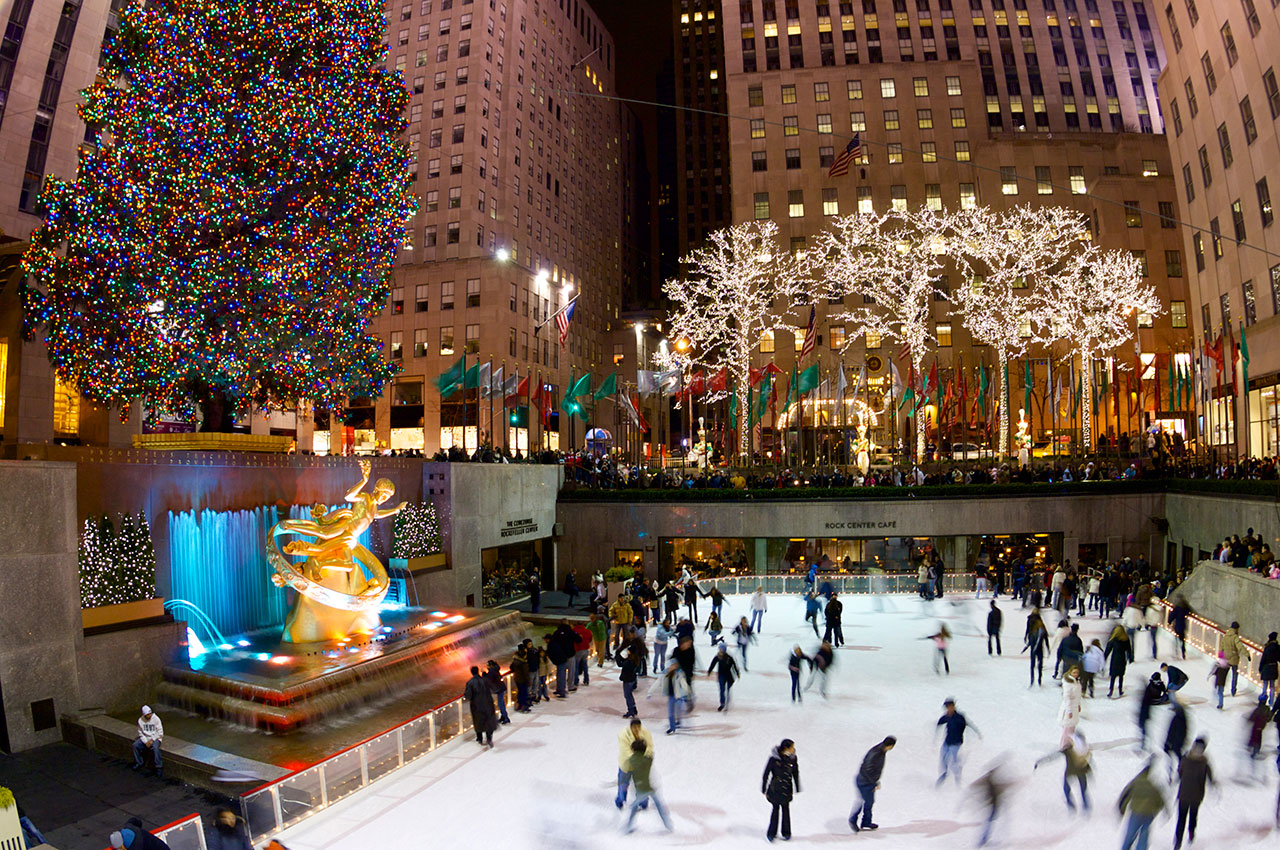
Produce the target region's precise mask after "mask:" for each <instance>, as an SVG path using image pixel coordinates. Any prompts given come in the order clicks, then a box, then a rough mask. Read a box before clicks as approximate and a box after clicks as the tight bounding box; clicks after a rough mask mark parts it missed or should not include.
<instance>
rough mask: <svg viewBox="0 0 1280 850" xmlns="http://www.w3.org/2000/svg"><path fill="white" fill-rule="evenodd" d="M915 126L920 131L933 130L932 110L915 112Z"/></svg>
mask: <svg viewBox="0 0 1280 850" xmlns="http://www.w3.org/2000/svg"><path fill="white" fill-rule="evenodd" d="M916 126H917V127H919V128H920V129H921V130H932V129H933V110H932V109H917V110H916Z"/></svg>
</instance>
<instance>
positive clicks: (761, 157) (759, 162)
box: [751, 151, 769, 171]
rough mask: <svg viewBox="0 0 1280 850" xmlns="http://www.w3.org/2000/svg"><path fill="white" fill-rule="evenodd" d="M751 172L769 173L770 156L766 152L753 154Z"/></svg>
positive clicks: (754, 152) (753, 152)
mask: <svg viewBox="0 0 1280 850" xmlns="http://www.w3.org/2000/svg"><path fill="white" fill-rule="evenodd" d="M751 170H752V171H768V170H769V156H768V154H767V153H765V152H764V151H752V152H751Z"/></svg>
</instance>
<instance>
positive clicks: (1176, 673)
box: [1160, 664, 1187, 694]
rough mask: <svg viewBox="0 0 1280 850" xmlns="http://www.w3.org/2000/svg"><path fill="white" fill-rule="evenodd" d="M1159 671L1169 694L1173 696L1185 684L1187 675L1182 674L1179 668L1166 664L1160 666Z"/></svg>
mask: <svg viewBox="0 0 1280 850" xmlns="http://www.w3.org/2000/svg"><path fill="white" fill-rule="evenodd" d="M1160 670H1161V672H1163V673H1164V677H1165V681H1166V682H1168V691H1169V693H1170V694H1173V693H1174V692H1175V691H1177V690H1178V689H1179V688H1181V687H1182V686H1183V685H1185V684H1186V683H1187V674H1186V673H1184V672H1182V670H1181V668H1178V667H1172V666H1170V665H1168V664H1161V665H1160Z"/></svg>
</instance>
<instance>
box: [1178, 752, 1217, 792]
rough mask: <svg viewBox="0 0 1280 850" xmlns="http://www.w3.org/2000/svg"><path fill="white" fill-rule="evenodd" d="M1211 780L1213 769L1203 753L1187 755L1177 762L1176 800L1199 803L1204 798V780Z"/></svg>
mask: <svg viewBox="0 0 1280 850" xmlns="http://www.w3.org/2000/svg"><path fill="white" fill-rule="evenodd" d="M1212 781H1213V769H1212V768H1210V767H1209V760H1208V759H1206V758H1205V757H1204V756H1203V755H1201V756H1195V755H1188V756H1187V757H1186V758H1184V759H1183V760H1182V761H1181V762H1180V763H1179V764H1178V801H1179V802H1181V803H1199V802H1201V801H1203V800H1204V785H1205V782H1212Z"/></svg>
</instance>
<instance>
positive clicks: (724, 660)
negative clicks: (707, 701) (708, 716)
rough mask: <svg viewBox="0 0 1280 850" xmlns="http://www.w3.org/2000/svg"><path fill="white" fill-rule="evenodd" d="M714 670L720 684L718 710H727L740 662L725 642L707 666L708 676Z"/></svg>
mask: <svg viewBox="0 0 1280 850" xmlns="http://www.w3.org/2000/svg"><path fill="white" fill-rule="evenodd" d="M712 671H716V683H717V684H718V685H719V686H720V707H719V708H717V709H716V711H725V710H726V709H728V708H729V692H730V691H732V690H733V683H734V682H735V681H736V680H737V678H738V664H737V662H735V661H734V660H733V656H732V655H730V654H729V649H728V647H726V646H725V645H724V644H723V643H722V644H720V650H719V651H718V652H717V653H716V654H715V657H714V658H712V659H711V664H710V665H709V666H708V667H707V676H708V677H709V676H710V675H711V673H712Z"/></svg>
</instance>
